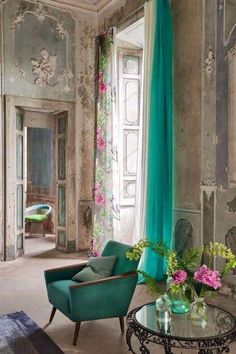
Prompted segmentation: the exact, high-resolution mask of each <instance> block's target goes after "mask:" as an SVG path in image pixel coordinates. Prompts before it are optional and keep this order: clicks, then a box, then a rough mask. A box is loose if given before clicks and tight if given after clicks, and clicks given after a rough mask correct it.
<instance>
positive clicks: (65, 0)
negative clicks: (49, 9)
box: [42, 0, 111, 12]
mask: <svg viewBox="0 0 236 354" xmlns="http://www.w3.org/2000/svg"><path fill="white" fill-rule="evenodd" d="M42 2H43V3H50V4H51V5H57V6H58V5H60V6H63V7H66V8H72V9H78V10H80V9H82V10H87V11H92V12H99V11H101V10H102V9H103V8H104V7H105V6H106V5H108V4H109V3H110V2H111V0H100V1H98V2H97V1H95V0H94V1H93V0H90V1H89V0H48V1H47V0H43V1H42Z"/></svg>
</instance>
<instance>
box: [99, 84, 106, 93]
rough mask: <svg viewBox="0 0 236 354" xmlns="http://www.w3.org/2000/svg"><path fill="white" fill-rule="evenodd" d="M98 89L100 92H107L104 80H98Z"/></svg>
mask: <svg viewBox="0 0 236 354" xmlns="http://www.w3.org/2000/svg"><path fill="white" fill-rule="evenodd" d="M98 89H99V92H100V93H106V92H107V84H106V83H105V82H104V81H100V82H99V83H98Z"/></svg>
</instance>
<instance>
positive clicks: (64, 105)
mask: <svg viewBox="0 0 236 354" xmlns="http://www.w3.org/2000/svg"><path fill="white" fill-rule="evenodd" d="M4 108H5V114H4V119H5V122H4V123H5V124H4V125H5V134H4V135H5V141H4V154H5V168H4V212H3V215H4V233H3V235H4V250H3V251H4V260H12V259H15V258H16V257H17V256H18V255H21V254H19V253H18V252H17V249H16V234H15V227H14V222H15V218H14V216H13V215H14V210H15V209H16V201H15V200H16V198H13V199H11V200H9V195H10V194H11V193H12V191H13V190H14V188H15V182H14V181H13V179H14V180H15V178H14V177H15V175H14V168H13V169H12V168H9V159H10V158H12V156H14V154H15V151H14V150H13V149H12V148H11V145H10V144H9V143H10V137H11V134H12V135H13V136H14V137H15V131H12V130H13V128H12V127H13V125H12V124H11V123H12V122H11V120H12V119H14V118H15V112H16V110H17V109H23V110H30V109H32V110H37V111H39V112H40V111H41V112H51V113H53V114H54V116H55V118H57V114H58V113H60V112H66V113H67V138H66V187H67V188H66V190H67V192H66V243H65V245H64V246H63V247H62V246H60V245H59V244H58V242H57V243H56V245H57V248H58V249H60V250H63V251H65V252H73V251H75V249H76V239H75V235H76V230H75V229H76V225H77V222H76V221H77V213H76V208H75V205H76V203H75V196H76V190H75V104H74V103H73V102H62V101H56V100H45V99H36V98H26V97H19V96H9V95H6V96H4ZM13 145H14V144H13ZM14 161H15V159H14ZM11 183H13V185H12V184H11ZM56 198H57V196H56ZM12 210H13V212H12ZM12 216H13V218H14V222H13V221H11V220H10V219H9V217H12ZM56 217H57V215H56ZM56 238H57V237H56ZM21 253H23V252H21Z"/></svg>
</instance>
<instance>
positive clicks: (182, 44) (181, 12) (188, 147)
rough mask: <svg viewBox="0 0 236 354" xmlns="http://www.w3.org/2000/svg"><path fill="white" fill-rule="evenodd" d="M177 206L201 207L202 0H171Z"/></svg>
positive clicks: (186, 207) (187, 207)
mask: <svg viewBox="0 0 236 354" xmlns="http://www.w3.org/2000/svg"><path fill="white" fill-rule="evenodd" d="M172 10H173V27H174V72H175V74H174V119H175V121H174V122H175V145H174V154H175V207H176V208H185V209H192V208H193V209H200V190H199V188H200V181H201V109H202V105H201V98H202V97H201V87H202V84H201V68H202V54H201V53H202V2H201V1H199V0H191V1H189V0H174V1H172Z"/></svg>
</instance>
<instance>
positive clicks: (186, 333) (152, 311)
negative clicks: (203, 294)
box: [126, 302, 236, 354]
mask: <svg viewBox="0 0 236 354" xmlns="http://www.w3.org/2000/svg"><path fill="white" fill-rule="evenodd" d="M127 324H128V328H127V332H126V339H127V344H128V346H129V350H130V351H131V352H132V353H135V352H134V351H133V349H132V345H131V337H132V335H133V334H134V335H135V336H136V337H137V338H138V340H139V343H140V347H139V350H140V353H143V354H149V353H150V351H149V349H148V347H147V345H148V344H149V342H152V343H156V344H160V345H163V347H164V350H165V353H166V354H171V353H172V352H171V348H182V349H197V350H198V353H199V354H204V353H207V354H211V353H224V352H226V353H228V352H229V344H230V343H232V342H233V341H235V340H236V322H235V318H234V316H233V315H232V314H231V313H229V312H227V311H225V310H223V309H221V308H219V307H216V306H213V305H207V322H206V323H205V324H204V326H201V324H199V323H198V324H197V323H196V322H194V321H193V320H192V319H191V318H190V315H189V314H180V315H177V314H172V315H171V322H170V324H169V325H166V326H165V325H163V324H160V322H159V321H158V320H157V313H156V307H155V303H154V302H153V303H150V304H146V305H144V306H141V307H139V308H136V309H134V310H133V311H131V312H130V313H129V314H128V317H127Z"/></svg>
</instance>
